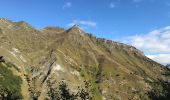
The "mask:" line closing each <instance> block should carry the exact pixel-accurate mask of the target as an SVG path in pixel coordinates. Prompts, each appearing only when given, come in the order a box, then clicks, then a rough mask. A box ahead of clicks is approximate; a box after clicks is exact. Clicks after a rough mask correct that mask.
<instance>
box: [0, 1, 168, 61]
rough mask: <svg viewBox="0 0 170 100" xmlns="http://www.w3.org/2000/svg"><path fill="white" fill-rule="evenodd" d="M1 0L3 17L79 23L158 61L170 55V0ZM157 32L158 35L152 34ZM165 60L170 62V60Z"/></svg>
mask: <svg viewBox="0 0 170 100" xmlns="http://www.w3.org/2000/svg"><path fill="white" fill-rule="evenodd" d="M0 2H1V6H0V17H3V18H8V19H11V20H14V21H20V20H23V21H26V22H28V23H30V24H32V25H33V26H34V27H36V28H38V29H41V28H43V27H45V26H60V27H64V28H69V27H71V26H72V25H73V24H79V25H81V27H82V28H83V29H84V30H85V31H86V32H90V33H93V34H94V35H96V36H98V37H104V38H107V39H111V40H116V41H120V42H124V43H128V44H130V45H133V46H135V47H137V48H138V49H140V50H142V51H144V52H145V53H146V54H147V56H148V57H150V58H152V59H154V60H156V61H159V62H160V61H161V60H162V59H161V60H160V59H158V60H157V59H156V57H159V58H160V55H164V56H165V55H166V57H169V56H170V46H169V44H170V35H169V34H170V27H168V26H170V0H0ZM165 28H167V29H165ZM156 31H157V32H156ZM154 32H155V34H152V33H154ZM156 33H157V34H156ZM163 36H164V37H163ZM147 37H151V38H147ZM146 41H147V42H146ZM148 42H149V43H148ZM146 44H147V45H146ZM155 44H158V45H155ZM161 57H162V56H161ZM162 58H165V57H162ZM166 59H167V58H166ZM163 61H165V60H163ZM161 63H170V60H168V61H166V62H161Z"/></svg>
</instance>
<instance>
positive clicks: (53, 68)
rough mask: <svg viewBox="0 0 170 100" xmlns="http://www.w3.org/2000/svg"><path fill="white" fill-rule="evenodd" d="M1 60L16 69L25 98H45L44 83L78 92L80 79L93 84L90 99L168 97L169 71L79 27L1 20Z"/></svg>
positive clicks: (136, 51) (137, 99)
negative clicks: (58, 85)
mask: <svg viewBox="0 0 170 100" xmlns="http://www.w3.org/2000/svg"><path fill="white" fill-rule="evenodd" d="M0 56H3V58H4V59H5V61H6V62H10V63H12V64H13V65H15V67H16V68H14V69H12V71H13V73H14V74H16V75H18V76H20V78H21V79H22V84H21V93H22V96H23V99H24V100H30V99H31V98H37V99H39V100H44V99H45V98H46V97H47V90H48V87H47V81H51V82H56V84H57V82H61V81H64V82H66V83H67V84H68V87H69V88H70V90H71V91H72V92H76V91H78V90H77V87H78V86H84V82H83V81H84V80H89V81H90V82H91V85H92V88H93V99H94V100H129V99H130V100H143V99H146V100H152V99H153V100H156V99H168V97H170V71H169V69H167V68H165V67H164V66H163V65H161V64H159V63H157V62H154V61H152V60H151V59H149V58H147V57H146V56H144V54H143V53H142V52H141V51H139V50H137V49H136V48H134V47H132V46H129V45H126V44H122V43H117V42H114V41H110V40H106V39H102V38H96V37H95V36H93V35H91V34H88V33H85V32H84V31H83V30H82V29H81V28H80V27H79V26H78V25H75V26H73V27H71V28H70V29H68V30H65V29H63V28H59V27H46V28H44V29H41V30H38V29H36V28H34V27H32V26H31V25H29V24H28V23H25V22H23V21H21V22H13V21H10V20H7V19H3V18H1V19H0ZM0 70H1V68H0ZM0 86H1V85H0ZM55 86H56V85H55V84H54V87H55Z"/></svg>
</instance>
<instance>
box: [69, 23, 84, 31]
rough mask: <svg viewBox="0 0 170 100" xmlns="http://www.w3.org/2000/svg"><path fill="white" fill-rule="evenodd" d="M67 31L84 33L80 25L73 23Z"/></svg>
mask: <svg viewBox="0 0 170 100" xmlns="http://www.w3.org/2000/svg"><path fill="white" fill-rule="evenodd" d="M68 31H69V32H70V31H71V32H74V33H84V31H83V30H82V28H81V27H80V25H77V24H75V25H73V26H72V27H71V28H70V29H68Z"/></svg>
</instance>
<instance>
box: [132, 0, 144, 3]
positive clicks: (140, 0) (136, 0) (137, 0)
mask: <svg viewBox="0 0 170 100" xmlns="http://www.w3.org/2000/svg"><path fill="white" fill-rule="evenodd" d="M142 1H143V0H133V2H135V3H139V2H142Z"/></svg>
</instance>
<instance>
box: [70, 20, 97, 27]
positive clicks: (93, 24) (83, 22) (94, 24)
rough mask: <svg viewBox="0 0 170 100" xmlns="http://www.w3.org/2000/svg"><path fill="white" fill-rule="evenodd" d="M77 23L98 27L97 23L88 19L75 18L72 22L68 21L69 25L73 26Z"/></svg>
mask: <svg viewBox="0 0 170 100" xmlns="http://www.w3.org/2000/svg"><path fill="white" fill-rule="evenodd" d="M75 24H78V25H81V26H83V27H96V25H97V23H96V22H93V21H87V20H73V21H72V22H71V23H68V24H67V26H69V27H71V26H73V25H75Z"/></svg>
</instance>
